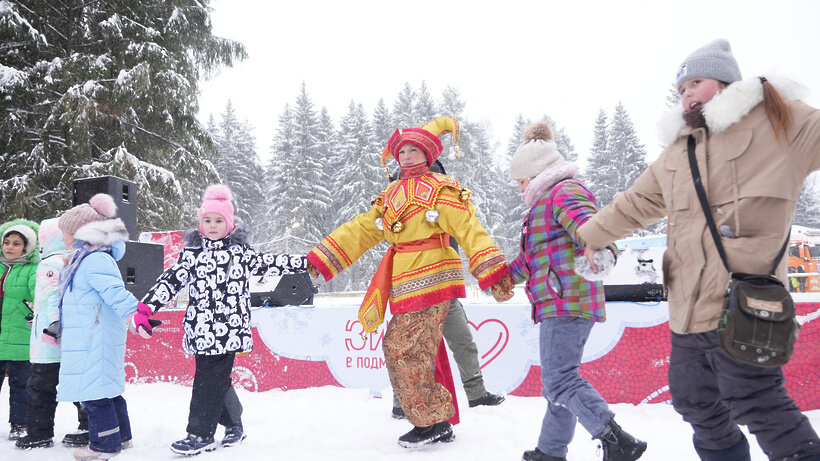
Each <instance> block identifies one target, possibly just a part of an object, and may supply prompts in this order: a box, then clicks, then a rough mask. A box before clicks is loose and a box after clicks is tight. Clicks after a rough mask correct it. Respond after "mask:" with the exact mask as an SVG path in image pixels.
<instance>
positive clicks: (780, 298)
mask: <svg viewBox="0 0 820 461" xmlns="http://www.w3.org/2000/svg"><path fill="white" fill-rule="evenodd" d="M687 147H688V152H689V167H690V168H691V170H692V179H693V180H694V183H695V191H696V192H697V194H698V200H699V201H700V206H701V208H702V209H703V214H704V215H705V216H706V223H707V224H708V226H709V232H711V234H712V238H713V239H714V241H715V246H716V247H717V250H718V254H720V260H721V261H723V266H724V267H726V271H728V272H729V284H728V286H727V287H726V293H725V294H724V296H723V312H722V314H721V318H720V322H719V324H718V339H719V343H720V347H721V348H722V349H723V350H724V351H725V352H726V353H727V354H729V356H731V357H732V358H734V359H735V360H737V361H738V362H740V363H745V364H748V365H754V366H758V367H765V368H773V367H779V366H782V365H785V364H786V363H787V362H788V361H789V359H791V356H792V353H793V352H794V342H795V340H796V339H797V330H798V329H799V325H798V323H797V320H796V319H795V309H794V301H793V300H792V297H791V294H790V293H789V290H788V289H786V287H784V286H783V283H782V282H781V281H780V280H778V279H777V277H775V276H774V275H763V274H746V273H742V272H732V271H731V270H729V263H728V261H727V258H726V251H725V250H724V249H723V243H722V242H721V237H720V234H718V230H717V226H716V225H715V220H714V218H712V213H711V212H710V211H709V203H708V202H707V200H706V191H705V190H704V189H703V181H702V180H701V177H700V171H699V169H698V163H697V160H696V159H695V138H694V137H693V136H692V135H690V136H689V139H688V140H687ZM788 243H789V235H788V234H787V235H786V241H785V242H783V247H782V248H781V249H780V253H779V254H778V255H777V258H776V259H775V261H774V266H773V267H772V274H774V273H775V271H776V270H777V265H778V264H779V263H780V260H781V259H782V258H783V254H784V253H785V251H786V247H787V246H788Z"/></svg>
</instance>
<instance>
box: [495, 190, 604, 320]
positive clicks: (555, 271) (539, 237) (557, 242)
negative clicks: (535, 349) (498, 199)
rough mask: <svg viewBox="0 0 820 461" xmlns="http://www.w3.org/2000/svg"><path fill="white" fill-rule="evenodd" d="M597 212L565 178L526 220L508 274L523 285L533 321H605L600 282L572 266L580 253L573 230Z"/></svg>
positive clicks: (584, 193) (583, 193) (591, 199)
mask: <svg viewBox="0 0 820 461" xmlns="http://www.w3.org/2000/svg"><path fill="white" fill-rule="evenodd" d="M596 212H597V208H596V207H595V196H594V195H592V193H591V192H590V191H589V190H587V188H586V187H584V185H583V184H581V182H580V181H578V180H575V179H567V180H564V181H561V182H559V183H558V184H556V185H555V186H553V187H552V189H550V190H549V192H548V193H547V194H546V196H545V197H544V198H543V199H541V200H539V201H538V203H536V204H535V206H534V207H532V208H531V209H530V211H529V213H528V214H527V216H526V217H525V218H524V223H523V226H522V229H521V253H520V254H519V255H518V257H517V258H516V259H515V261H514V262H513V263H512V264H510V275H511V276H512V278H513V281H515V282H516V283H520V282H522V281H524V280H525V279H526V281H527V282H526V292H527V296H528V297H529V299H530V303H532V319H533V322H535V323H538V322H540V321H541V320H543V319H545V318H547V317H558V316H573V317H583V318H586V319H589V320H592V321H595V322H603V321H604V320H606V313H605V310H604V287H603V284H602V283H601V282H591V281H589V280H586V279H583V278H581V277H580V276H578V275H577V274H576V273H575V268H574V265H575V258H579V257H583V251H584V245H583V244H582V242H581V240H579V238H578V234H577V230H578V228H579V227H581V224H583V223H584V222H586V220H587V219H589V218H590V217H591V216H592V215H593V214H595V213H596ZM611 249H613V250H614V251H617V250H615V247H614V246H612V247H611Z"/></svg>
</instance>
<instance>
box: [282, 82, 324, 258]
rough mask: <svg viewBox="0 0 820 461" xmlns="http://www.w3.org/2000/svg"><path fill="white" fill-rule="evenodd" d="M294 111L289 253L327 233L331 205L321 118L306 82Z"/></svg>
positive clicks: (307, 247)
mask: <svg viewBox="0 0 820 461" xmlns="http://www.w3.org/2000/svg"><path fill="white" fill-rule="evenodd" d="M292 115H293V132H294V144H293V156H294V158H293V159H292V162H293V163H292V164H293V165H294V168H293V170H292V171H290V172H289V174H290V177H289V185H290V187H291V189H290V192H289V193H290V195H291V198H290V201H292V203H293V207H292V208H291V209H290V210H289V213H290V219H289V221H290V227H291V231H292V232H293V233H292V234H291V236H290V237H291V241H290V242H288V243H289V248H291V249H290V250H289V252H290V253H294V252H297V253H298V252H302V253H307V252H308V251H309V250H310V249H311V248H312V247H313V246H314V245H315V244H316V243H318V242H319V241H320V240H321V239H322V237H324V236H325V233H326V232H325V231H326V229H327V227H326V225H325V224H324V220H325V218H326V217H327V211H328V208H329V207H330V189H329V183H328V178H329V173H328V172H327V171H326V170H325V166H324V160H325V159H323V158H322V157H321V151H320V147H321V144H320V139H319V137H318V134H319V128H320V125H319V118H318V116H317V115H316V111H315V110H314V108H313V101H312V100H311V99H310V96H309V95H308V93H307V87H306V85H305V84H304V83H302V87H301V89H300V91H299V95H298V96H297V98H296V105H295V107H294V110H293V113H292ZM294 186H299V187H295V188H294Z"/></svg>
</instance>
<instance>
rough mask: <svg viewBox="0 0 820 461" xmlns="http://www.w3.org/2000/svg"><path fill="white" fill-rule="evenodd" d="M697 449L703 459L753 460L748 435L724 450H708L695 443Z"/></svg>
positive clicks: (717, 460) (716, 460) (724, 460)
mask: <svg viewBox="0 0 820 461" xmlns="http://www.w3.org/2000/svg"><path fill="white" fill-rule="evenodd" d="M695 451H696V452H697V453H698V456H700V459H701V461H751V459H752V455H751V454H749V441H747V440H746V437H743V440H741V441H740V442H738V443H736V444H735V445H734V446H732V447H729V448H724V449H723V450H707V449H705V448H700V447H699V446H697V445H695Z"/></svg>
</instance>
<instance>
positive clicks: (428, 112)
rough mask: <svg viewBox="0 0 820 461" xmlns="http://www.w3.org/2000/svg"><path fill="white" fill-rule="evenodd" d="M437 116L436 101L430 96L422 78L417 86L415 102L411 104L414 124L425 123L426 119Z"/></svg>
mask: <svg viewBox="0 0 820 461" xmlns="http://www.w3.org/2000/svg"><path fill="white" fill-rule="evenodd" d="M443 115H449V114H443ZM437 116H438V114H437V113H436V103H435V102H434V101H433V97H432V96H430V92H429V91H428V90H427V84H426V83H424V80H422V81H421V88H419V91H418V95H417V97H416V100H415V104H414V105H413V120H415V121H416V124H418V125H421V124H422V123H427V122H428V121H430V120H432V119H434V118H436V117H437Z"/></svg>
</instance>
